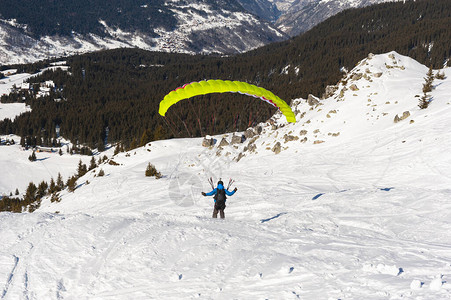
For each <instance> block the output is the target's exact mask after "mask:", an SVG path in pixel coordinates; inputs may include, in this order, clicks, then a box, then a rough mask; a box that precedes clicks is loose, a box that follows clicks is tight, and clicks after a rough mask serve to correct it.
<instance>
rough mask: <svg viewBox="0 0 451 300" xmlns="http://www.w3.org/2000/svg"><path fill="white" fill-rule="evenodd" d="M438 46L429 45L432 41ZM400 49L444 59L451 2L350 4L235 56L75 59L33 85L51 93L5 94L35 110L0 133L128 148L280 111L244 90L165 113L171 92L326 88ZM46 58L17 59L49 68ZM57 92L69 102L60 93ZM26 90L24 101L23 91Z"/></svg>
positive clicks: (286, 94) (125, 52) (1, 126)
mask: <svg viewBox="0 0 451 300" xmlns="http://www.w3.org/2000/svg"><path fill="white" fill-rule="evenodd" d="M432 43H433V46H432V47H430V45H432ZM392 50H395V51H397V52H399V53H400V54H404V55H409V56H410V57H412V58H414V59H416V60H418V61H419V62H421V63H423V64H426V65H428V66H432V67H434V68H441V67H442V66H443V64H444V62H445V61H447V59H449V58H450V57H451V1H449V0H435V1H431V0H422V1H415V2H414V1H406V3H403V2H396V3H384V4H380V5H375V6H370V7H366V8H361V9H351V10H347V11H344V12H341V13H339V14H338V15H336V16H334V17H332V18H330V19H328V20H326V21H325V22H323V23H321V24H319V25H317V26H316V27H314V28H313V29H311V30H310V31H308V32H306V33H304V34H302V35H300V36H298V37H295V38H293V39H291V40H289V41H286V42H282V43H276V44H272V45H269V46H266V47H262V48H259V49H256V50H254V51H251V52H248V53H245V54H241V55H234V56H229V57H217V56H199V55H196V56H192V55H184V54H174V53H155V52H148V51H144V50H139V49H116V50H110V51H101V52H97V53H91V54H86V55H81V56H73V57H70V58H67V59H66V60H67V62H68V65H69V66H70V70H69V73H68V72H63V71H53V72H46V73H44V74H42V75H40V76H38V77H34V78H32V79H31V80H30V81H31V83H33V84H37V83H38V82H42V81H45V80H49V79H51V80H53V81H54V82H55V85H56V87H57V89H56V90H55V91H53V92H52V94H51V95H50V96H48V97H45V98H38V99H36V98H35V97H33V95H32V94H30V93H27V92H20V93H18V94H12V95H10V96H8V97H5V96H4V97H2V101H4V102H11V101H14V102H17V101H19V102H20V101H25V102H26V103H27V104H29V105H31V107H32V111H31V112H29V113H25V114H23V115H21V116H19V117H17V118H16V119H15V120H4V121H2V122H0V133H2V134H5V133H15V134H18V135H21V136H41V137H42V139H50V140H51V138H53V137H54V135H55V127H56V126H57V125H58V126H60V129H61V135H62V136H64V137H67V138H69V139H70V140H71V141H73V142H78V143H80V144H84V145H87V146H89V147H91V148H94V147H99V148H100V149H101V148H102V146H103V145H104V142H105V140H106V137H107V132H108V141H109V142H121V143H123V144H124V145H125V147H126V148H128V147H135V146H139V145H143V144H145V143H146V142H149V141H151V140H155V139H162V138H171V137H186V136H200V135H205V134H218V133H222V132H225V131H233V130H244V129H246V128H247V127H249V126H252V125H254V124H256V123H258V122H261V121H265V120H267V119H268V118H269V117H271V115H272V114H273V113H274V112H275V110H274V109H273V108H272V107H271V106H269V105H268V104H266V103H264V102H262V101H259V100H256V99H254V98H251V97H247V96H243V95H239V94H229V93H225V94H213V95H206V96H201V97H196V98H193V99H191V100H184V101H181V102H180V103H178V104H177V105H175V106H173V107H171V108H170V109H169V111H168V113H167V115H166V118H162V117H161V116H160V115H159V114H158V104H159V102H160V101H161V100H162V99H163V97H164V95H165V94H167V93H168V92H169V91H171V90H173V89H175V88H177V87H178V86H181V85H183V84H184V83H187V82H192V81H198V80H204V79H230V80H242V81H246V82H249V83H251V84H255V85H258V86H261V87H264V88H267V89H269V90H272V91H273V92H274V93H275V94H276V95H278V96H280V97H281V98H282V99H285V100H286V101H287V102H289V100H290V99H293V98H298V97H306V96H308V94H309V93H312V94H315V95H317V96H320V95H321V94H322V93H323V91H324V88H325V87H326V86H327V85H329V84H336V82H338V80H339V79H340V78H341V76H342V73H341V72H340V69H341V68H342V67H345V68H347V69H351V68H352V67H354V66H355V64H356V63H357V62H358V61H359V60H361V59H362V58H364V57H366V56H367V55H368V53H370V52H372V53H384V52H388V51H392ZM46 63H47V64H48V62H40V63H39V64H32V65H24V66H18V67H19V69H21V68H22V69H23V70H26V69H36V68H38V67H39V68H42V67H43V66H45V64H46ZM55 98H59V99H61V101H59V102H56V101H54V99H55ZM22 99H25V100H22Z"/></svg>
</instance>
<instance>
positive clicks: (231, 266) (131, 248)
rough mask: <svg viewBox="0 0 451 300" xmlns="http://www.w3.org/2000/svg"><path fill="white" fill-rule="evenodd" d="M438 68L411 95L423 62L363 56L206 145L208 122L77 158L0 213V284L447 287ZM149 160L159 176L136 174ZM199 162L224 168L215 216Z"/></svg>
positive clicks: (318, 294)
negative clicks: (56, 181) (219, 215)
mask: <svg viewBox="0 0 451 300" xmlns="http://www.w3.org/2000/svg"><path fill="white" fill-rule="evenodd" d="M367 69H368V70H367ZM444 71H445V73H446V75H447V78H446V79H445V80H438V79H436V80H435V81H434V84H435V89H434V90H433V91H432V93H431V95H432V97H433V101H432V102H431V103H430V106H429V108H428V109H426V110H420V109H419V108H418V106H417V105H418V100H419V98H418V97H415V96H416V95H421V93H422V91H421V90H422V83H423V82H424V77H425V76H426V72H427V68H426V67H425V66H422V65H420V64H418V63H417V62H415V61H413V60H412V59H410V58H407V57H404V56H401V55H398V54H397V53H395V52H392V53H387V54H382V55H376V56H375V57H373V58H371V59H366V60H363V61H362V62H361V63H360V64H359V65H358V66H357V67H356V68H355V69H353V70H352V71H351V72H350V73H349V74H348V77H347V78H346V79H345V80H343V81H342V82H341V83H340V84H339V85H337V88H338V89H337V90H336V91H335V93H334V94H332V95H331V96H330V97H329V98H327V99H325V100H321V101H320V103H321V105H318V106H313V107H310V106H309V105H308V104H307V103H306V101H305V100H303V99H297V100H296V101H294V104H293V109H294V110H296V113H297V119H298V122H297V123H296V124H286V122H285V118H284V117H283V116H281V115H277V116H275V117H274V120H275V125H274V127H273V126H272V125H270V124H269V123H266V124H262V127H263V128H262V129H263V131H262V133H261V134H260V135H259V136H258V138H256V140H253V142H251V141H250V140H251V139H248V140H247V141H246V142H245V143H244V144H239V145H235V146H236V147H235V146H233V145H230V146H225V147H223V148H222V149H220V148H218V146H217V144H219V140H220V139H221V138H222V137H223V135H221V136H216V137H215V138H216V139H217V144H216V145H215V146H214V147H213V148H212V149H209V148H204V147H202V146H201V142H202V140H201V139H173V140H167V141H158V142H152V143H150V144H148V145H146V146H145V147H142V148H138V149H135V150H133V151H130V152H128V153H121V154H119V155H117V156H115V157H114V158H113V160H114V161H115V162H117V163H118V164H119V165H117V166H115V165H110V164H104V165H102V166H100V167H99V168H97V169H96V170H93V171H91V172H89V173H88V174H87V175H85V176H84V177H82V178H80V179H79V181H78V185H79V186H78V188H77V189H76V190H75V192H74V193H68V192H67V191H64V192H62V194H61V197H62V201H61V202H59V203H50V201H49V200H45V201H44V202H43V204H42V206H41V208H40V209H39V210H38V211H37V212H35V213H31V214H26V213H25V214H11V213H1V214H0V235H1V236H2V243H1V244H0V295H2V296H1V297H2V298H5V299H30V298H31V299H78V298H89V299H130V298H134V299H186V298H201V299H297V298H301V299H397V298H407V299H450V298H451V293H450V292H451V284H450V283H449V282H450V280H451V279H450V278H451V236H450V235H449V232H450V231H451V222H450V220H451V202H450V200H449V199H450V196H451V189H450V188H449V186H450V184H451V172H450V171H449V170H450V167H451V154H449V149H450V147H451V138H450V131H449V128H450V127H451V118H450V117H449V116H450V113H451V107H450V104H449V103H450V99H451V97H450V96H451V92H450V91H451V80H450V78H449V75H451V74H450V70H449V69H446V70H444ZM380 73H382V74H380ZM359 74H362V77H361V78H359V77H360V75H359ZM354 75H356V76H355V77H353V76H354ZM363 75H366V76H363ZM353 84H355V86H356V87H357V88H358V90H355V91H352V90H351V89H350V87H351V85H353ZM343 88H346V89H347V90H346V91H343V92H342V90H343ZM407 110H408V111H409V112H410V116H409V117H408V118H407V119H405V120H402V121H400V122H399V123H394V122H393V119H394V116H395V114H402V113H403V112H404V111H407ZM304 112H305V114H303V113H304ZM302 114H303V115H302ZM301 116H302V117H301ZM412 121H413V122H412ZM276 127H277V128H276ZM301 130H306V132H301ZM329 133H331V134H330V135H329ZM332 133H335V135H333V134H332ZM338 133H339V134H338ZM224 136H225V137H226V139H229V140H230V138H231V134H226V135H224ZM289 137H294V138H289ZM296 137H297V140H296ZM304 137H307V141H305V142H301V140H302V139H303V138H304ZM315 141H322V143H318V142H317V143H315ZM277 142H279V143H280V144H281V152H280V153H279V154H275V153H273V152H272V151H271V149H272V148H273V147H274V146H275V145H276V144H277ZM252 145H255V146H256V149H255V150H253V151H251V150H249V149H251V148H252V147H250V146H252ZM244 147H246V149H248V150H247V151H244ZM0 151H2V149H0ZM240 153H243V154H244V156H242V155H241V156H240V159H239V161H238V162H237V158H238V155H239V154H240ZM149 162H151V163H152V164H154V165H155V166H156V168H157V170H158V171H160V172H161V173H162V174H163V175H164V176H163V178H161V179H158V180H157V179H155V178H149V177H145V176H144V171H145V169H146V166H147V164H148V163H149ZM43 163H45V161H44V162H43ZM100 168H101V169H103V170H104V171H105V176H102V177H99V176H96V174H98V172H99V169H100ZM210 176H213V177H214V178H215V180H217V179H218V178H219V177H222V179H223V180H224V181H225V183H226V184H227V182H228V180H227V179H228V178H229V177H232V178H233V179H235V180H236V183H235V184H234V187H235V186H236V187H237V188H238V191H237V193H236V194H235V195H234V196H232V197H229V198H228V200H227V209H226V219H225V220H214V219H211V213H212V199H211V197H202V196H201V194H200V192H201V191H205V192H207V191H209V190H210V189H211V188H210V186H209V185H208V182H207V178H209V177H210ZM88 182H89V183H88ZM2 282H3V284H2ZM2 289H3V290H2Z"/></svg>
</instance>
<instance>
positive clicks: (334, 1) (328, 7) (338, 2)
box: [273, 0, 399, 36]
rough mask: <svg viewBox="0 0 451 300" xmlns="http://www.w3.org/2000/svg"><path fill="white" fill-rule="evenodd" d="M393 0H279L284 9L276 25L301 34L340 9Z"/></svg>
mask: <svg viewBox="0 0 451 300" xmlns="http://www.w3.org/2000/svg"><path fill="white" fill-rule="evenodd" d="M395 1H399V0H395ZM383 2H393V1H392V0H323V1H317V0H297V1H293V0H291V1H286V0H282V1H278V0H273V3H275V5H276V6H277V7H278V8H279V9H281V10H282V14H281V16H280V18H278V19H277V21H276V22H275V25H276V26H277V28H279V29H280V30H281V31H283V32H285V33H287V34H288V35H290V36H296V35H299V34H300V33H302V32H305V31H308V30H309V29H310V28H312V27H314V26H315V25H317V24H319V23H321V22H322V21H324V20H326V19H327V18H329V17H331V16H333V15H336V14H337V13H339V12H340V11H343V10H345V9H350V8H359V7H365V6H369V5H374V4H379V3H383Z"/></svg>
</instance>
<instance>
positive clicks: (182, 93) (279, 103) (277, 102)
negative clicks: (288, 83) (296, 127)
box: [158, 80, 296, 123]
mask: <svg viewBox="0 0 451 300" xmlns="http://www.w3.org/2000/svg"><path fill="white" fill-rule="evenodd" d="M226 92H231V93H240V94H245V95H248V96H252V97H255V98H259V99H261V100H263V101H265V102H267V103H269V104H271V105H272V106H274V107H277V108H278V109H279V110H280V111H281V112H282V114H283V115H284V116H285V117H286V118H287V121H288V122H292V123H294V122H296V118H295V116H294V113H293V111H292V110H291V108H290V106H289V105H288V104H287V103H286V102H285V101H283V100H282V99H280V98H279V97H277V96H276V95H274V94H273V93H272V92H270V91H268V90H266V89H264V88H261V87H258V86H255V85H253V84H249V83H246V82H242V81H230V80H207V81H199V82H192V83H188V84H185V85H183V86H181V87H179V88H177V89H175V90H173V91H172V92H170V93H169V94H167V95H166V96H165V97H164V99H163V100H162V101H161V102H160V108H159V110H158V112H159V114H160V115H162V116H164V115H165V114H166V112H167V110H168V109H169V107H171V106H172V105H174V104H175V103H177V102H179V101H180V100H183V99H188V98H191V97H194V96H198V95H205V94H211V93H226Z"/></svg>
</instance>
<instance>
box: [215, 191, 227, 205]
mask: <svg viewBox="0 0 451 300" xmlns="http://www.w3.org/2000/svg"><path fill="white" fill-rule="evenodd" d="M214 199H215V200H216V202H215V206H216V207H217V208H218V209H224V208H225V201H226V199H227V197H226V193H225V190H224V189H221V190H219V189H218V190H217V192H216V195H215V197H214Z"/></svg>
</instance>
